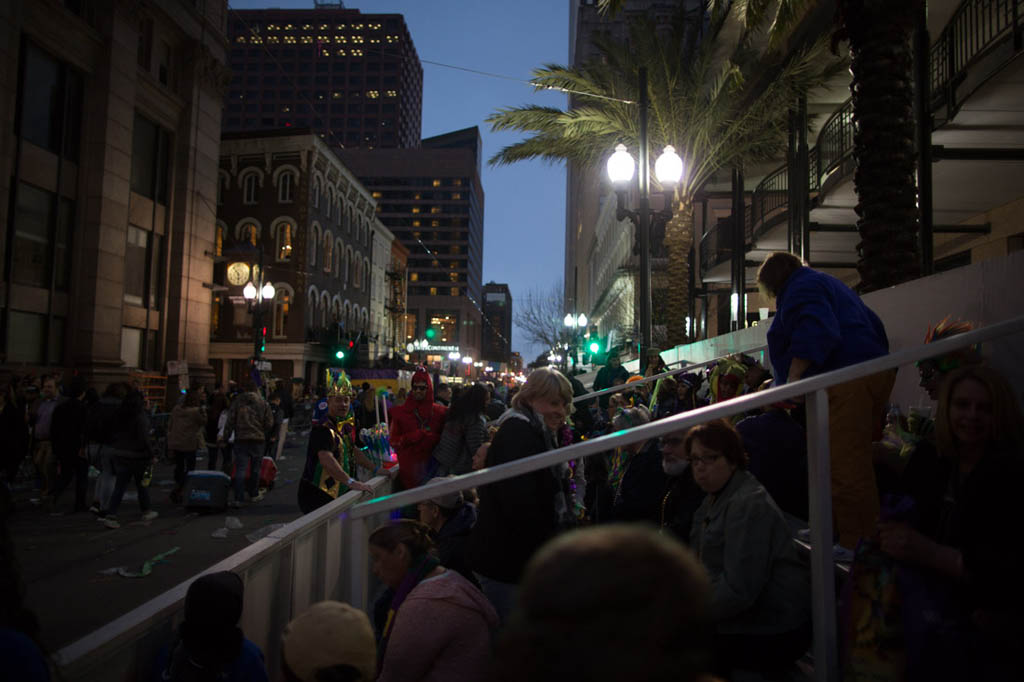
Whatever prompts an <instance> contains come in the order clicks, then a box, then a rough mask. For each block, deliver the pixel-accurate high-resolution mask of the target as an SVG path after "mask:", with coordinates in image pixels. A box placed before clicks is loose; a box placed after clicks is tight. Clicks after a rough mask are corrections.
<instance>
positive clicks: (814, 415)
mask: <svg viewBox="0 0 1024 682" xmlns="http://www.w3.org/2000/svg"><path fill="white" fill-rule="evenodd" d="M1015 333H1024V317H1017V318H1014V319H1012V320H1008V321H1005V322H1000V323H997V324H992V325H989V326H987V327H983V328H981V329H976V330H974V331H971V332H967V333H965V334H960V335H958V336H953V337H950V338H948V339H944V340H941V341H937V342H935V343H931V344H928V345H921V346H916V347H913V348H909V349H905V350H901V351H897V352H894V353H891V354H889V355H886V356H884V357H881V358H876V359H874V360H870V361H868V362H863V363H860V364H857V365H853V366H850V367H845V368H843V369H839V370H836V371H833V372H828V373H826V374H821V375H818V376H815V377H811V378H808V379H803V380H801V381H797V382H794V383H792V384H786V385H784V386H780V387H778V388H772V389H769V390H766V391H760V392H757V393H752V394H748V395H745V396H741V397H739V398H735V399H733V400H729V401H726V402H723V403H718V404H715V405H710V406H708V407H703V408H700V409H696V410H692V411H689V412H685V413H681V414H678V415H674V416H672V417H667V418H665V419H662V420H659V421H655V422H651V423H649V424H646V425H643V426H638V427H635V428H632V429H628V430H623V431H617V432H615V433H613V434H609V435H607V436H602V437H600V438H595V439H593V440H589V441H584V442H582V443H578V444H576V445H571V446H568V447H565V448H560V449H557V450H553V451H549V452H545V453H542V454H539V455H534V456H531V457H525V458H523V459H520V460H517V461H514V462H510V463H508V464H503V465H501V466H496V467H491V468H487V469H482V470H480V471H476V472H472V473H469V474H465V475H463V476H459V477H456V478H453V479H451V480H449V481H445V482H443V483H437V484H433V485H430V486H427V487H420V488H416V489H413V490H409V491H405V492H401V493H398V494H395V495H389V496H386V497H378V498H376V499H373V500H370V501H367V502H363V503H360V504H356V502H358V499H359V496H358V494H357V493H348V494H346V495H345V496H343V497H341V498H339V499H338V500H335V501H334V502H332V503H330V504H328V505H326V506H325V507H322V508H321V509H318V510H316V511H314V512H312V513H310V514H307V515H306V516H303V517H302V518H300V519H298V520H296V521H295V522H293V523H291V524H288V525H287V526H285V527H284V528H281V529H280V530H278V531H277V532H275V533H272V534H270V535H269V536H268V537H266V538H264V539H262V540H259V541H257V542H255V543H254V544H253V545H251V546H250V547H248V548H246V549H245V550H243V551H241V552H239V553H237V554H235V555H233V556H231V557H229V558H227V559H225V560H224V561H222V562H220V563H218V564H217V565H215V566H212V567H210V568H209V569H208V570H207V571H204V573H205V572H212V571H220V570H231V571H235V572H237V573H239V574H240V575H241V576H242V578H243V580H244V581H245V583H246V593H245V595H246V596H245V609H244V614H243V620H242V627H243V629H244V630H245V632H246V635H247V636H248V637H249V638H250V639H252V640H253V641H255V642H256V643H257V644H258V645H260V646H261V647H262V648H263V650H264V653H265V655H266V660H267V665H268V669H270V670H278V669H279V667H280V632H281V629H282V628H283V627H284V625H285V624H286V623H287V622H288V620H289V619H290V618H292V617H293V616H294V615H295V614H297V613H299V612H301V611H302V610H303V609H304V608H305V607H306V606H307V605H309V604H311V603H313V602H315V601H317V600H319V599H330V598H333V599H340V600H345V601H349V602H350V603H352V604H353V605H354V606H356V607H358V608H363V609H365V608H366V607H367V606H368V605H369V586H370V579H369V557H368V547H367V539H368V536H369V533H370V531H371V530H372V528H373V527H374V526H375V525H376V524H378V523H382V522H383V521H384V520H385V519H386V518H387V517H388V516H389V514H390V512H391V511H392V510H395V509H398V508H401V507H405V506H407V505H413V504H416V503H418V502H421V501H424V500H427V499H432V498H436V497H438V496H439V495H444V494H447V493H450V492H456V491H461V490H466V489H468V488H473V487H477V486H482V485H486V484H488V483H494V482H497V481H501V480H505V479H508V478H513V477H515V476H519V475H522V474H526V473H530V472H532V471H537V470H539V469H544V468H547V467H550V466H552V465H555V464H559V463H562V462H566V461H568V460H571V459H578V458H582V457H587V456H591V455H596V454H599V453H602V452H606V451H608V450H611V449H614V448H616V447H621V446H625V445H630V444H632V443H636V442H639V441H647V440H650V439H652V438H658V437H660V436H663V435H666V434H669V433H674V432H678V431H683V430H686V429H689V428H690V427H693V426H696V425H698V424H702V423H705V422H707V421H708V420H711V419H716V418H726V417H731V416H733V415H736V414H739V413H741V412H747V411H750V410H752V409H756V408H761V407H765V406H767V405H770V404H772V403H776V402H779V401H783V400H789V399H793V398H798V397H800V396H806V409H807V446H808V447H807V453H808V454H807V457H808V472H809V475H808V483H809V491H810V530H811V537H810V540H811V589H812V613H813V625H814V644H813V652H814V670H815V677H816V679H818V680H822V681H825V682H832V681H834V680H838V679H839V673H838V657H837V640H836V627H837V623H836V616H837V613H836V601H835V575H834V572H833V562H832V496H831V464H830V459H829V424H828V393H827V389H829V388H830V387H832V386H836V385H839V384H842V383H846V382H849V381H853V380H855V379H859V378H862V377H866V376H870V375H872V374H876V373H878V372H882V371H885V370H889V369H893V368H897V367H900V366H902V365H909V364H912V363H914V362H916V361H918V360H922V359H924V358H928V357H935V356H938V355H944V354H947V353H950V352H952V351H954V350H956V349H959V348H964V347H967V346H971V345H974V344H979V343H984V342H988V341H991V340H993V339H997V338H1000V337H1003V336H1007V335H1010V334H1015ZM751 350H752V351H753V349H751ZM702 364H707V363H702ZM696 367H698V366H697V365H694V366H693V367H686V368H684V371H685V370H692V369H694V368H696ZM650 379H652V380H653V379H655V377H650ZM371 484H372V485H374V489H375V492H377V493H386V492H389V491H390V482H389V481H388V480H386V479H383V478H375V479H373V480H372V481H371ZM190 583H191V580H189V581H187V582H185V583H182V584H181V585H179V586H177V587H175V588H174V589H172V590H170V591H168V592H166V593H164V594H163V595H160V596H159V597H157V598H156V599H153V600H152V601H150V602H147V603H146V604H143V605H142V606H140V607H138V608H137V609H134V610H133V611H131V612H129V613H128V614H125V615H124V616H122V617H121V618H118V619H117V620H115V621H113V622H112V623H110V624H108V625H106V626H104V627H103V628H100V629H99V630H97V631H96V632H93V633H91V634H90V635H88V636H86V637H84V638H83V639H81V640H79V641H77V642H75V643H73V644H71V645H70V646H68V647H65V648H64V649H61V650H60V651H59V652H58V653H57V655H56V661H57V662H58V664H59V665H60V666H61V670H62V673H63V674H64V677H65V678H66V679H68V680H73V681H75V682H79V681H85V680H89V681H91V680H127V679H137V678H138V677H140V676H141V673H142V672H143V670H142V668H143V667H144V666H145V665H146V664H147V663H151V662H152V660H153V657H154V656H155V654H156V651H157V646H158V644H161V643H165V642H166V641H168V639H169V637H170V630H171V626H172V625H173V624H174V623H175V622H177V620H178V619H180V616H181V612H182V609H183V606H184V596H185V593H186V591H187V589H188V585H189V584H190ZM268 595H270V597H271V598H270V599H268V598H267V597H268ZM148 671H149V667H145V672H146V673H148Z"/></svg>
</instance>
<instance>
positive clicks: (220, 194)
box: [217, 173, 224, 206]
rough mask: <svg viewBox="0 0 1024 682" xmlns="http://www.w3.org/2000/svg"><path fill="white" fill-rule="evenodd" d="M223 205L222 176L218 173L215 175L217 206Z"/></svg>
mask: <svg viewBox="0 0 1024 682" xmlns="http://www.w3.org/2000/svg"><path fill="white" fill-rule="evenodd" d="M223 203H224V176H223V175H221V174H220V173H218V174H217V205H218V206H221V205H222V204H223Z"/></svg>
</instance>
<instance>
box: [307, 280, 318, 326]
mask: <svg viewBox="0 0 1024 682" xmlns="http://www.w3.org/2000/svg"><path fill="white" fill-rule="evenodd" d="M319 300H320V292H318V291H317V290H316V287H314V286H311V287H309V289H307V290H306V326H307V327H310V328H312V327H315V326H316V306H317V301H319Z"/></svg>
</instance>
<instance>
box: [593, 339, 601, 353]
mask: <svg viewBox="0 0 1024 682" xmlns="http://www.w3.org/2000/svg"><path fill="white" fill-rule="evenodd" d="M600 350H601V344H599V343H598V342H597V341H591V342H590V352H591V353H597V352H598V351H600Z"/></svg>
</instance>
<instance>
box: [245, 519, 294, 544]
mask: <svg viewBox="0 0 1024 682" xmlns="http://www.w3.org/2000/svg"><path fill="white" fill-rule="evenodd" d="M286 525H287V524H284V523H272V524H270V525H268V526H263V527H262V528H260V529H259V530H256V531H253V532H252V533H249V534H248V535H246V536H245V539H246V540H248V541H249V542H256V541H257V540H262V539H263V538H265V537H267V536H268V535H270V534H271V533H273V532H274V531H275V530H277V529H278V528H284V527H285V526H286Z"/></svg>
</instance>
